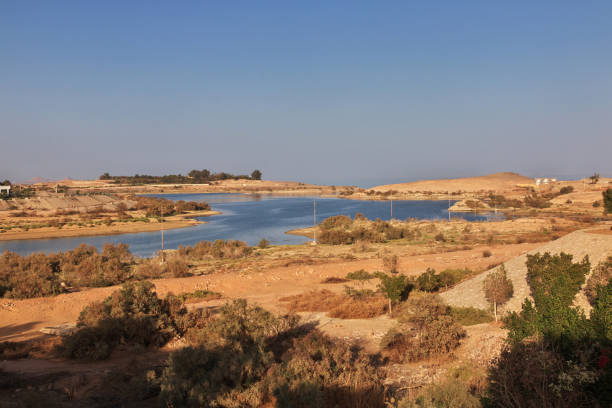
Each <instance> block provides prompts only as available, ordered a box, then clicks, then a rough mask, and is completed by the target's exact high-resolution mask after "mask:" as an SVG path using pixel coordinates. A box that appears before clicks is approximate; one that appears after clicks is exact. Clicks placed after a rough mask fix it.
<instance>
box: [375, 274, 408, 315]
mask: <svg viewBox="0 0 612 408" xmlns="http://www.w3.org/2000/svg"><path fill="white" fill-rule="evenodd" d="M376 277H377V278H378V279H380V283H379V284H378V289H379V290H380V291H381V292H382V293H383V294H384V295H385V297H386V298H387V299H388V301H389V314H391V313H392V312H393V309H392V304H393V303H396V302H399V301H400V300H402V299H405V298H406V297H407V296H408V294H409V293H410V291H411V290H412V285H411V284H410V281H409V280H408V278H407V277H406V276H405V275H394V276H393V275H385V274H384V273H381V272H378V273H376Z"/></svg>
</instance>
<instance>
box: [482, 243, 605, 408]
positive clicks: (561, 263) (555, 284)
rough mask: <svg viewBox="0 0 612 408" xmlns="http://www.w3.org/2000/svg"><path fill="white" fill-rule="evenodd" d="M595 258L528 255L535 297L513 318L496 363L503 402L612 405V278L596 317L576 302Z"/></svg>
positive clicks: (499, 402) (495, 389)
mask: <svg viewBox="0 0 612 408" xmlns="http://www.w3.org/2000/svg"><path fill="white" fill-rule="evenodd" d="M589 267H590V265H589V261H588V259H586V258H585V259H584V260H583V261H581V262H573V261H572V256H571V255H567V254H563V253H561V254H559V255H550V254H548V253H545V254H543V255H541V254H537V255H532V256H529V257H528V260H527V277H528V282H529V285H530V287H531V292H532V297H533V302H532V301H531V300H526V301H525V302H524V303H523V306H522V310H521V311H520V313H512V314H511V315H509V316H508V317H507V318H506V319H505V323H506V326H507V327H508V329H509V335H508V339H509V346H508V347H507V348H506V350H504V352H503V353H502V355H501V356H500V357H499V359H498V361H497V362H496V363H495V364H494V365H493V367H492V368H491V373H490V379H491V385H490V389H489V396H490V399H491V402H492V403H493V405H496V406H551V407H552V406H554V407H576V406H610V404H611V403H612V364H611V363H610V349H611V347H612V330H611V329H610V328H611V327H612V281H608V282H607V283H606V284H597V285H596V290H595V293H596V294H595V297H594V300H593V310H592V311H591V315H590V318H587V317H586V315H585V314H584V313H583V312H582V310H581V309H579V308H575V307H573V306H572V305H573V300H574V297H575V295H576V294H577V293H578V291H579V290H580V287H581V285H582V284H583V283H584V278H585V275H586V274H587V273H588V271H589Z"/></svg>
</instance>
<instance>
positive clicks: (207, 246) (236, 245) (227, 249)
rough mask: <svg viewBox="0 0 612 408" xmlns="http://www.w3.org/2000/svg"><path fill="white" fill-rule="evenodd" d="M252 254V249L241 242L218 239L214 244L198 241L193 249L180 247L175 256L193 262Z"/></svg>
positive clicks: (242, 256)
mask: <svg viewBox="0 0 612 408" xmlns="http://www.w3.org/2000/svg"><path fill="white" fill-rule="evenodd" d="M252 252H253V248H252V247H249V246H248V245H247V244H246V243H244V242H243V241H235V240H231V239H229V240H227V241H225V240H222V239H218V240H216V241H214V242H210V241H200V242H198V243H196V244H195V245H194V246H193V247H191V246H183V245H180V246H179V247H178V250H177V254H178V255H179V256H180V257H186V258H189V259H193V260H203V259H206V258H213V259H237V258H244V257H246V256H248V255H250V254H251V253H252Z"/></svg>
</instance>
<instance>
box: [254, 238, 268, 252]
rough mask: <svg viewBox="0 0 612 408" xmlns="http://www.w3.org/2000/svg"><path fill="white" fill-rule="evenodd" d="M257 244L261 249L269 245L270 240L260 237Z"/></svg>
mask: <svg viewBox="0 0 612 408" xmlns="http://www.w3.org/2000/svg"><path fill="white" fill-rule="evenodd" d="M257 246H258V247H259V248H261V249H266V248H267V247H269V246H270V241H268V240H267V239H265V238H262V239H261V240H260V241H259V244H257Z"/></svg>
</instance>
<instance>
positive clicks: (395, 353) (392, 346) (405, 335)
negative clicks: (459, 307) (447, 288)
mask: <svg viewBox="0 0 612 408" xmlns="http://www.w3.org/2000/svg"><path fill="white" fill-rule="evenodd" d="M398 320H399V322H400V324H399V325H398V326H397V327H395V328H392V329H391V330H389V331H388V332H387V333H386V334H385V336H384V337H383V338H382V340H381V348H382V349H383V353H384V355H385V356H386V357H388V358H389V359H390V360H391V361H395V362H406V361H416V360H421V359H424V358H430V357H434V356H438V355H443V354H446V353H448V352H450V351H452V350H454V349H455V348H457V347H458V346H459V343H460V341H461V339H462V338H463V337H465V334H466V333H465V330H463V328H461V326H460V325H459V324H458V323H457V322H456V321H455V319H454V318H453V316H452V315H451V312H450V308H449V307H448V306H445V305H444V304H443V303H442V301H441V300H440V298H438V297H437V296H435V295H429V294H413V295H411V296H410V297H409V298H408V300H407V301H406V302H405V303H404V304H403V305H402V307H401V308H400V310H399V312H398Z"/></svg>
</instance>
